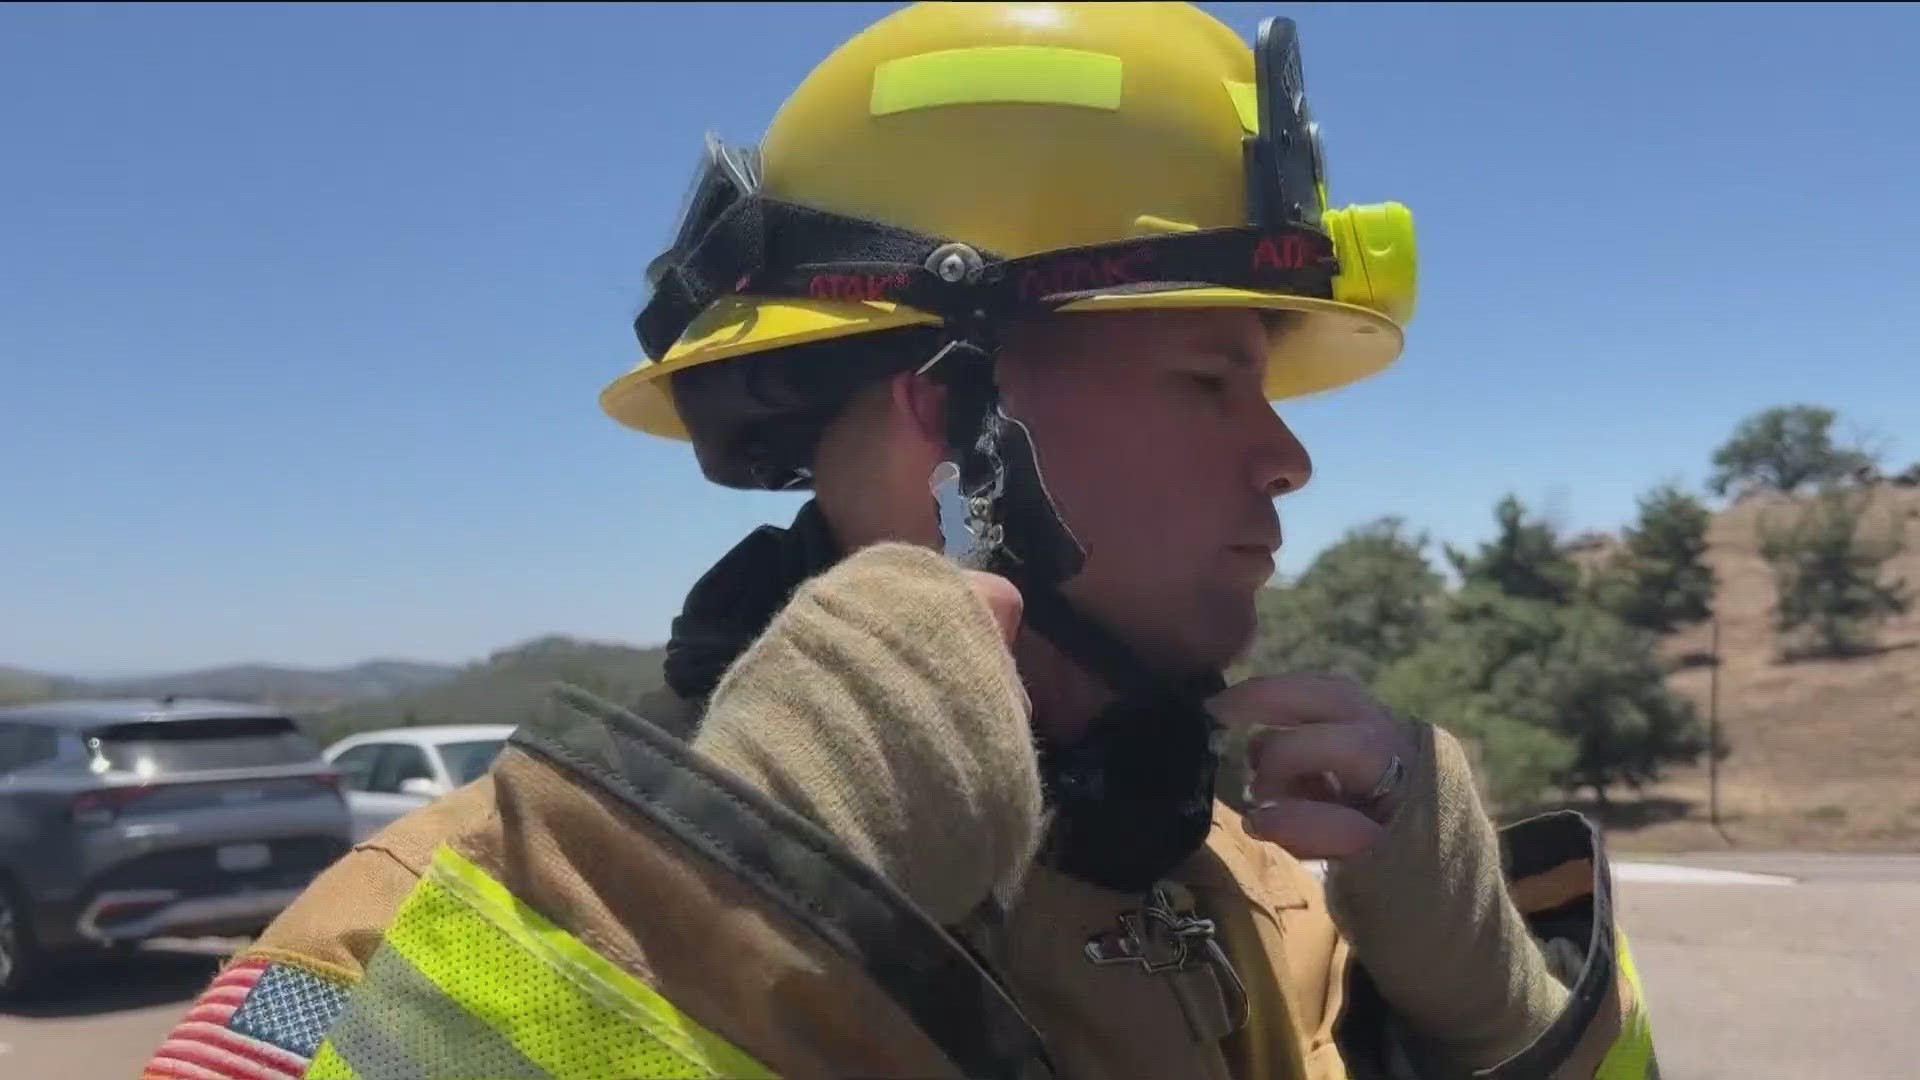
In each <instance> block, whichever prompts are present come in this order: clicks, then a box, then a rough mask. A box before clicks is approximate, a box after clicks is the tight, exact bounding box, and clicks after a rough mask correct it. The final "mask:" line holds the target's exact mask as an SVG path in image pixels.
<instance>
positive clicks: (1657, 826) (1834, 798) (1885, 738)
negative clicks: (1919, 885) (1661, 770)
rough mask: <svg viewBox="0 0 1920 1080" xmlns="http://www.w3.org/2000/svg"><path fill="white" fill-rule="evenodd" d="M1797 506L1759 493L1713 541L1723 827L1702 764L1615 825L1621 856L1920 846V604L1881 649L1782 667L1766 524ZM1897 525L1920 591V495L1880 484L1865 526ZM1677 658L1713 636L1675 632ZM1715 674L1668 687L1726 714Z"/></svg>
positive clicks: (1895, 568) (1887, 634) (1688, 676)
mask: <svg viewBox="0 0 1920 1080" xmlns="http://www.w3.org/2000/svg"><path fill="white" fill-rule="evenodd" d="M1790 509H1791V504H1790V502H1789V500H1788V499H1787V498H1786V497H1784V496H1780V495H1754V496H1750V497H1748V498H1745V499H1742V500H1740V501H1738V502H1736V503H1735V504H1734V505H1732V506H1730V507H1728V508H1727V509H1725V510H1723V511H1721V512H1719V513H1718V514H1716V515H1715V516H1714V518H1713V521H1712V523H1711V525H1710V526H1709V529H1708V533H1707V540H1708V545H1709V547H1708V554H1707V562H1708V564H1709V565H1710V566H1712V567H1713V570H1714V573H1715V576H1716V577H1717V579H1718V593H1717V597H1716V600H1715V604H1716V607H1717V608H1718V610H1719V615H1720V626H1719V632H1720V634H1719V637H1720V639H1719V655H1720V663H1719V665H1718V674H1719V679H1718V683H1719V685H1718V695H1717V696H1718V713H1719V720H1720V725H1721V730H1722V731H1723V733H1724V737H1725V739H1726V740H1727V741H1728V742H1729V743H1730V744H1731V751H1732V752H1731V755H1730V756H1729V757H1727V758H1726V759H1725V760H1723V761H1722V762H1720V764H1719V775H1720V808H1721V820H1722V825H1723V830H1722V831H1720V832H1716V831H1715V830H1714V829H1713V828H1712V826H1711V824H1710V823H1709V809H1710V807H1709V785H1708V779H1709V777H1708V770H1707V769H1706V767H1705V764H1704V762H1703V763H1702V765H1701V767H1698V768H1691V769H1684V770H1678V771H1676V772H1674V773H1673V774H1672V775H1671V776H1670V777H1669V778H1668V779H1667V780H1666V781H1665V782H1663V783H1661V784H1659V785H1658V786H1656V787H1653V788H1650V789H1649V790H1648V791H1647V793H1646V794H1647V796H1648V797H1647V798H1646V799H1645V800H1643V801H1642V802H1641V803H1640V804H1639V805H1637V806H1636V805H1633V804H1628V805H1625V806H1622V807H1618V808H1615V809H1614V810H1613V811H1610V812H1608V813H1607V814H1606V816H1607V817H1608V818H1609V819H1610V823H1611V824H1612V825H1613V828H1614V830H1615V834H1616V842H1617V843H1618V844H1620V845H1621V846H1622V847H1634V848H1642V849H1665V850H1671V849H1682V848H1685V849H1701V848H1713V847H1725V846H1729V845H1738V846H1740V847H1744V848H1757V847H1807V848H1822V849H1861V850H1890V849H1914V848H1920V787H1916V786H1915V784H1914V780H1913V778H1914V777H1915V776H1920V605H1915V609H1914V610H1913V611H1910V612H1909V613H1908V614H1907V615H1905V616H1903V617H1900V618H1897V619H1894V620H1892V621H1890V622H1888V623H1887V624H1885V625H1884V626H1882V627H1881V629H1880V633H1879V635H1878V636H1879V640H1880V650H1879V651H1878V652H1875V653H1872V654H1870V655H1866V656H1860V657H1854V658H1850V659H1845V660H1791V661H1790V660H1786V659H1783V658H1782V657H1781V655H1780V649H1779V643H1778V639H1777V637H1776V635H1775V634H1774V631H1773V629H1772V619H1773V615H1774V583H1773V576H1772V571H1771V570H1770V569H1769V568H1768V566H1767V564H1766V562H1765V561H1764V560H1763V559H1762V558H1761V557H1760V541H1759V537H1758V535H1757V527H1758V526H1759V524H1760V523H1761V521H1762V520H1763V518H1766V517H1769V516H1772V517H1774V518H1776V519H1777V518H1779V517H1781V516H1783V515H1784V514H1785V512H1787V511H1788V510H1790ZM1896 520H1905V521H1906V522H1907V523H1908V530H1907V537H1908V542H1907V550H1905V551H1904V552H1902V553H1901V554H1900V555H1898V556H1896V557H1895V558H1894V559H1893V560H1892V561H1891V562H1890V563H1889V565H1888V567H1887V573H1888V574H1889V575H1890V576H1901V577H1905V578H1906V580H1907V581H1908V582H1909V583H1910V584H1912V585H1913V586H1915V587H1916V588H1917V589H1920V490H1916V489H1914V488H1911V487H1896V486H1892V485H1879V486H1876V487H1875V488H1874V490H1873V503H1872V506H1871V509H1870V510H1869V512H1868V515H1867V518H1866V521H1865V522H1864V523H1863V528H1864V529H1867V530H1873V531H1877V530H1882V529H1884V528H1885V527H1886V525H1887V524H1888V523H1889V522H1890V521H1896ZM1667 648H1668V651H1669V653H1670V655H1672V656H1673V657H1674V658H1675V659H1676V660H1681V659H1683V658H1686V657H1688V656H1697V657H1702V658H1704V657H1705V656H1708V655H1710V654H1711V652H1712V649H1713V628H1712V626H1711V625H1703V626H1696V627H1692V628H1689V629H1687V630H1685V631H1682V632H1680V633H1678V634H1675V635H1673V636H1672V637H1670V638H1669V639H1668V642H1667ZM1714 673H1715V669H1714V667H1713V666H1712V665H1710V664H1693V665H1690V666H1685V667H1683V668H1681V670H1678V671H1676V672H1675V673H1674V674H1673V675H1672V676H1671V679H1670V682H1671V685H1672V686H1673V687H1674V689H1675V690H1676V691H1678V692H1679V693H1681V694H1684V695H1685V696H1686V697H1688V698H1690V699H1692V700H1693V701H1694V702H1695V703H1696V704H1697V705H1698V706H1699V708H1700V710H1701V715H1702V716H1703V717H1704V716H1706V715H1708V713H1709V710H1710V709H1711V707H1712V706H1713V704H1714V702H1713V698H1714V696H1715V694H1714V690H1715V687H1714V685H1713V684H1714Z"/></svg>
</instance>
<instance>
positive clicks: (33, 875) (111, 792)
mask: <svg viewBox="0 0 1920 1080" xmlns="http://www.w3.org/2000/svg"><path fill="white" fill-rule="evenodd" d="M351 837H352V826H351V820H350V817H349V814H348V811H347V804H346V799H345V797H344V796H343V794H342V791H341V782H340V775H339V773H338V772H337V771H336V770H335V769H334V768H333V767H332V766H331V765H329V764H327V762H326V761H325V760H324V759H323V758H322V757H321V755H320V751H319V749H318V747H317V746H316V745H315V744H314V743H313V742H312V741H311V740H309V739H308V738H307V737H306V736H305V735H303V734H301V732H300V730H299V729H298V728H297V727H296V726H295V725H294V722H293V720H292V719H291V718H289V717H287V716H285V715H283V714H281V713H279V712H277V711H275V710H272V709H266V708H262V707H259V706H253V705H238V704H233V703H228V702H219V701H187V700H174V699H168V698H163V699H160V700H157V701H155V700H122V701H71V702H54V703H49V704H43V705H28V706H19V707H15V708H10V709H0V997H6V996H10V995H16V994H18V993H19V992H20V991H21V990H22V989H23V988H24V987H25V985H26V984H27V982H28V980H29V979H30V978H31V977H32V976H33V975H34V974H35V973H36V972H37V971H39V970H42V969H44V967H45V966H46V963H47V961H48V960H49V958H50V956H51V954H53V953H54V952H55V951H57V950H61V949H67V948H73V947H85V946H105V945H115V944H126V943H131V942H138V941H142V940H145V939H149V938H155V937H185V936H198V935H209V934H212V935H249V934H255V933H258V932H259V931H260V930H262V929H264V928H265V926H266V924H267V923H269V922H271V921H272V920H273V918H274V916H276V915H277V914H279V912H280V911H281V909H283V908H284V907H285V906H286V905H287V904H288V903H289V902H290V901H291V900H292V899H293V898H294V897H295V896H297V895H299V893H300V891H301V890H302V889H304V888H305V887H306V886H307V884H308V883H310V882H311V881H312V880H313V878H314V877H315V875H317V874H318V873H319V872H320V871H321V870H323V869H325V868H326V867H327V866H328V865H329V864H330V863H332V862H333V861H334V860H336V859H338V858H339V857H340V856H342V855H343V854H345V853H346V851H347V848H348V846H349V844H350V840H351Z"/></svg>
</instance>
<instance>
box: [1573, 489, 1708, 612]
mask: <svg viewBox="0 0 1920 1080" xmlns="http://www.w3.org/2000/svg"><path fill="white" fill-rule="evenodd" d="M1710 520H1711V517H1710V515H1709V513H1708V511H1707V507H1706V505H1705V504H1704V503H1702V502H1701V501H1700V500H1699V499H1696V498H1694V497H1693V496H1692V495H1689V494H1687V493H1686V492H1685V491H1682V490H1681V489H1680V488H1679V486H1678V485H1675V484H1664V485H1662V486H1660V487H1658V488H1655V489H1654V490H1653V491H1651V492H1649V493H1648V494H1646V495H1643V496H1641V498H1640V519H1639V521H1638V522H1637V523H1636V524H1635V525H1634V526H1633V527H1631V528H1629V529H1627V530H1626V536H1625V540H1626V543H1625V545H1624V546H1623V547H1622V549H1621V550H1620V552H1619V553H1618V554H1616V555H1614V556H1613V558H1611V559H1609V560H1608V562H1607V565H1606V566H1605V567H1604V568H1603V569H1602V570H1601V571H1600V572H1599V574H1598V575H1597V576H1596V578H1595V581H1594V587H1593V597H1594V600H1595V601H1596V602H1597V603H1599V605H1600V606H1601V607H1603V608H1605V609H1606V610H1607V611H1610V612H1612V613H1613V614H1614V615H1616V616H1618V617H1619V618H1620V619H1621V620H1622V621H1624V622H1625V623H1626V624H1627V625H1629V626H1634V627H1638V628H1640V629H1642V630H1652V631H1655V632H1656V633H1663V634H1664V633H1668V632H1670V631H1673V630H1675V629H1678V628H1679V627H1682V626H1687V625H1691V624H1693V623H1697V622H1702V621H1704V620H1706V619H1707V618H1709V617H1710V616H1712V614H1713V593H1714V576H1713V569H1712V567H1709V566H1708V565H1707V562H1706V554H1707V525H1708V523H1709V521H1710Z"/></svg>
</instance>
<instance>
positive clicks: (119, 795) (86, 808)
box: [69, 786, 153, 825]
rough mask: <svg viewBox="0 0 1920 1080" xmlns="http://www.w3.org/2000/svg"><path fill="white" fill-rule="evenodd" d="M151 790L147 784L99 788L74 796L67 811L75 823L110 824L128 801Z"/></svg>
mask: <svg viewBox="0 0 1920 1080" xmlns="http://www.w3.org/2000/svg"><path fill="white" fill-rule="evenodd" d="M152 791H153V788H151V787H148V786H140V787H113V788H100V789H99V790H96V791H83V792H81V793H80V794H79V795H77V796H75V797H74V800H73V806H72V808H71V809H70V811H69V813H70V816H71V817H72V819H73V823H74V824H75V825H111V824H113V820H114V818H116V817H118V816H119V814H120V811H121V810H124V809H126V806H127V804H128V803H130V802H133V801H134V800H135V799H139V798H142V797H144V796H146V795H148V794H150V793H151V792H152Z"/></svg>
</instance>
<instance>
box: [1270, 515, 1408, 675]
mask: <svg viewBox="0 0 1920 1080" xmlns="http://www.w3.org/2000/svg"><path fill="white" fill-rule="evenodd" d="M1427 544H1428V538H1427V537H1426V535H1425V534H1411V533H1409V532H1408V531H1407V526H1406V523H1405V522H1404V521H1402V520H1401V519H1400V518H1397V517H1387V518H1381V519H1379V520H1376V521H1372V522H1369V523H1367V524H1365V525H1361V526H1359V527H1356V528H1354V529H1351V530H1349V531H1348V532H1347V533H1346V535H1345V536H1343V537H1341V539H1340V540H1339V541H1338V542H1337V543H1335V544H1334V545H1333V546H1331V547H1329V548H1327V549H1326V550H1325V551H1323V552H1321V553H1320V555H1319V556H1318V557H1317V558H1315V559H1314V560H1313V562H1312V563H1311V564H1310V565H1308V567H1307V569H1306V571H1305V572H1304V573H1302V574H1301V575H1300V577H1299V578H1298V579H1297V580H1295V581H1294V582H1293V583H1292V584H1290V585H1287V586H1284V587H1280V588H1270V589H1266V590H1263V591H1262V594H1261V596H1260V597H1259V599H1258V601H1257V602H1258V604H1259V613H1260V624H1261V633H1260V637H1259V640H1258V641H1257V642H1256V643H1255V645H1254V647H1253V649H1252V650H1251V651H1250V653H1249V655H1248V658H1247V660H1246V661H1245V662H1244V665H1243V666H1244V668H1245V673H1246V674H1256V673H1258V674H1266V673H1273V672H1281V671H1323V672H1331V673H1335V674H1341V675H1349V676H1352V677H1353V678H1356V679H1358V680H1360V681H1361V682H1363V683H1364V682H1368V681H1371V680H1372V678H1373V677H1374V675H1375V673H1376V672H1378V671H1379V669H1380V667H1381V666H1382V665H1384V664H1387V663H1391V662H1392V661H1394V660H1397V659H1399V658H1400V657H1402V656H1405V655H1406V654H1408V653H1410V652H1412V651H1413V649H1414V647H1415V646H1417V645H1418V644H1419V643H1420V640H1421V639H1422V638H1423V637H1424V636H1425V635H1426V633H1427V631H1428V629H1429V627H1430V626H1431V625H1432V623H1433V619H1434V616H1435V613H1436V610H1437V606H1438V604H1439V603H1440V601H1441V600H1442V599H1443V597H1444V595H1445V588H1446V582H1445V581H1444V580H1443V579H1442V578H1441V576H1440V574H1439V572H1438V571H1436V570H1435V569H1434V567H1433V564H1432V563H1431V562H1430V561H1429V560H1428V558H1427V554H1426V547H1427Z"/></svg>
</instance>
